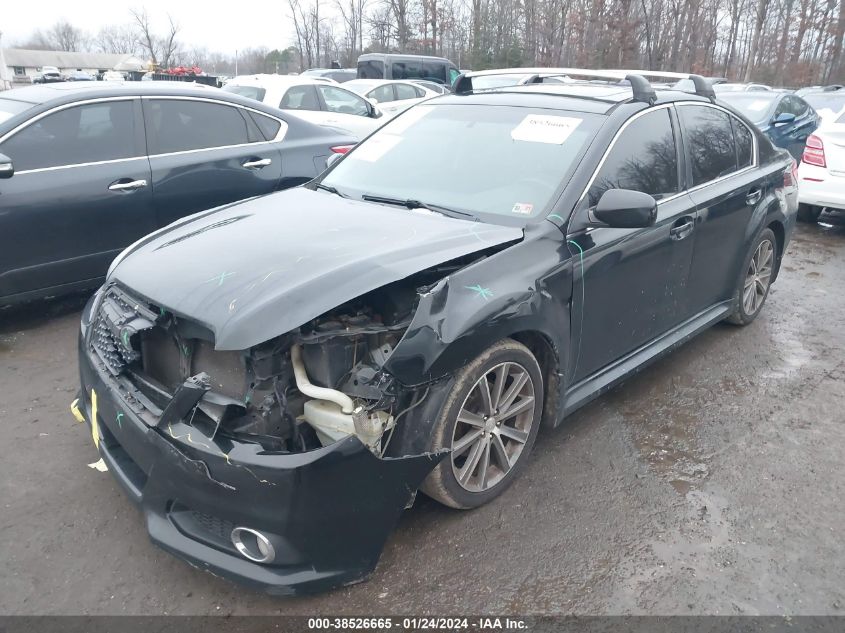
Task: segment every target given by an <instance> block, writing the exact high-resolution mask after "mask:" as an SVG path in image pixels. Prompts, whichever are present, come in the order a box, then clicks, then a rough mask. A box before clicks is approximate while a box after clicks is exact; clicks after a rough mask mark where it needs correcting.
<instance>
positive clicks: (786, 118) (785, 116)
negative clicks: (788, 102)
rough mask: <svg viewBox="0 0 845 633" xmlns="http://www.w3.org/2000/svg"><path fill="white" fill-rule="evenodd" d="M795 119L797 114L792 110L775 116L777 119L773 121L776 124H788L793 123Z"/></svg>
mask: <svg viewBox="0 0 845 633" xmlns="http://www.w3.org/2000/svg"><path fill="white" fill-rule="evenodd" d="M794 120H795V115H794V114H792V113H791V112H781V113H780V114H779V115H777V116H776V117H775V120H774V121H772V123H773V124H774V125H786V124H788V123H792V122H793V121H794Z"/></svg>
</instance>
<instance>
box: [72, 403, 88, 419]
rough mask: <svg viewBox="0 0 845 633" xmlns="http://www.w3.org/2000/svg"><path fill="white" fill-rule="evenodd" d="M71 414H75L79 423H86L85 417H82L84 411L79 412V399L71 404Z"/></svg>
mask: <svg viewBox="0 0 845 633" xmlns="http://www.w3.org/2000/svg"><path fill="white" fill-rule="evenodd" d="M70 412H71V413H72V414H73V417H74V418H76V421H77V422H85V416H84V415H82V411H80V410H79V398H77V399H76V400H74V401H73V402H71V403H70Z"/></svg>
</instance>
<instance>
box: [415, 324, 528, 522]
mask: <svg viewBox="0 0 845 633" xmlns="http://www.w3.org/2000/svg"><path fill="white" fill-rule="evenodd" d="M542 409H543V378H542V373H541V371H540V366H539V364H538V363H537V359H536V358H534V355H533V354H532V353H531V352H530V351H529V349H528V348H527V347H525V346H524V345H522V344H520V343H517V342H516V341H514V340H511V339H504V340H502V341H499V342H498V343H496V344H495V345H493V346H491V347H490V348H488V349H487V350H486V351H485V352H483V353H482V354H481V355H480V356H478V357H477V358H476V359H475V360H473V361H472V362H471V363H469V364H468V365H467V366H465V367H464V368H463V369H461V371H460V372H458V374H457V375H456V377H455V383H454V386H453V387H452V390H451V391H450V393H449V395H448V396H447V397H446V401H445V403H444V405H443V408H442V409H441V411H440V415H439V416H438V419H437V422H436V423H435V428H434V435H433V438H432V444H433V445H432V449H433V450H438V449H442V448H448V449H450V450H451V454H450V455H449V457H447V458H446V459H444V460H443V461H442V462H440V464H438V465H437V467H436V468H435V469H434V470H433V471H432V472H431V474H430V475H429V476H428V478H427V479H426V480H425V482H424V483H423V485H422V486H421V490H422V491H423V492H424V493H425V494H427V495H428V496H429V497H432V498H434V499H436V500H437V501H440V502H441V503H443V504H445V505H448V506H451V507H453V508H475V507H477V506H480V505H482V504H484V503H487V502H488V501H490V500H491V499H493V498H494V497H497V496H498V495H499V494H501V493H502V492H503V491H504V490H505V488H507V487H508V486H509V485H510V483H511V482H512V481H513V480H514V478H515V477H516V476H517V474H518V473H519V472H520V471H521V470H522V468H523V467H524V465H525V462H526V460H527V458H528V454H529V453H530V452H531V448H532V447H533V445H534V440H535V439H536V437H537V431H538V429H539V427H540V417H541V414H542Z"/></svg>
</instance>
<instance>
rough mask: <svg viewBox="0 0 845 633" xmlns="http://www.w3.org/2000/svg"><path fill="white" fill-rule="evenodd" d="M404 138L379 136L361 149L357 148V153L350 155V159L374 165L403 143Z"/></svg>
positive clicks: (392, 135) (364, 144)
mask: <svg viewBox="0 0 845 633" xmlns="http://www.w3.org/2000/svg"><path fill="white" fill-rule="evenodd" d="M402 138H403V137H401V136H396V135H395V134H377V135H376V136H374V137H372V138H370V139H368V140H367V141H366V142H365V143H363V144H362V145H361V147H356V148H355V151H353V152H352V153H351V154H349V159H350V160H365V161H367V162H368V163H374V162H376V161H377V160H378V159H380V158H381V157H382V156H384V155H385V154H387V152H389V151H390V150H392V149H393V148H394V147H396V146H397V145H398V144H399V143H400V142H401V141H402Z"/></svg>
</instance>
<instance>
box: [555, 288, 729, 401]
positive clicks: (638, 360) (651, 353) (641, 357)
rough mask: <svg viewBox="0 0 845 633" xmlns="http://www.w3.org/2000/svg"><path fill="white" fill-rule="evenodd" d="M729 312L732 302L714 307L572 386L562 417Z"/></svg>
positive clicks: (568, 392) (724, 302) (681, 343)
mask: <svg viewBox="0 0 845 633" xmlns="http://www.w3.org/2000/svg"><path fill="white" fill-rule="evenodd" d="M730 310H731V301H730V300H728V301H723V302H722V303H717V304H716V305H714V306H711V307H710V308H707V309H706V310H704V311H703V312H699V313H698V314H697V315H695V316H694V317H692V318H690V319H688V320H686V321H684V322H683V323H681V324H680V325H679V326H678V327H676V328H675V329H674V330H670V331H669V332H667V333H666V334H663V335H662V336H660V337H658V338H656V339H654V340H653V341H651V342H650V343H647V344H646V345H644V346H643V347H640V348H639V349H637V350H634V351H633V352H631V353H630V354H628V355H627V356H623V357H622V358H620V359H619V360H618V361H616V362H614V363H612V364H610V365H607V366H606V367H603V368H602V369H600V370H599V371H597V372H596V373H594V374H592V375H591V376H588V377H586V378H584V379H583V380H581V381H580V382H578V383H576V384H574V385H572V387H570V388H569V389H568V390H567V392H566V398H565V400H564V406H563V415H564V416H566V415H569V414H570V413H572V412H573V411H575V410H577V409H579V408H581V407H583V406H584V405H585V404H587V403H588V402H590V401H592V400H594V399H595V398H597V397H599V396H600V395H601V394H603V393H605V392H606V391H608V390H610V389H611V388H613V387H615V386H616V385H617V384H619V383H620V382H622V381H623V380H625V379H626V378H628V377H629V376H631V375H633V374H635V373H637V372H638V371H640V370H641V369H643V368H645V367H647V366H648V365H650V364H651V363H653V362H654V361H656V360H657V359H659V358H661V357H663V356H665V355H666V354H668V353H669V352H671V351H672V350H674V349H675V348H676V347H680V346H681V345H683V344H684V343H686V342H687V341H688V340H690V339H691V338H692V337H694V336H695V335H696V334H698V333H699V332H702V331H703V330H706V329H707V328H709V327H710V326H712V325H714V324H716V323H718V322H719V321H721V320H722V319H724V318H725V317H726V316H727V315H728V314H729V313H730Z"/></svg>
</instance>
